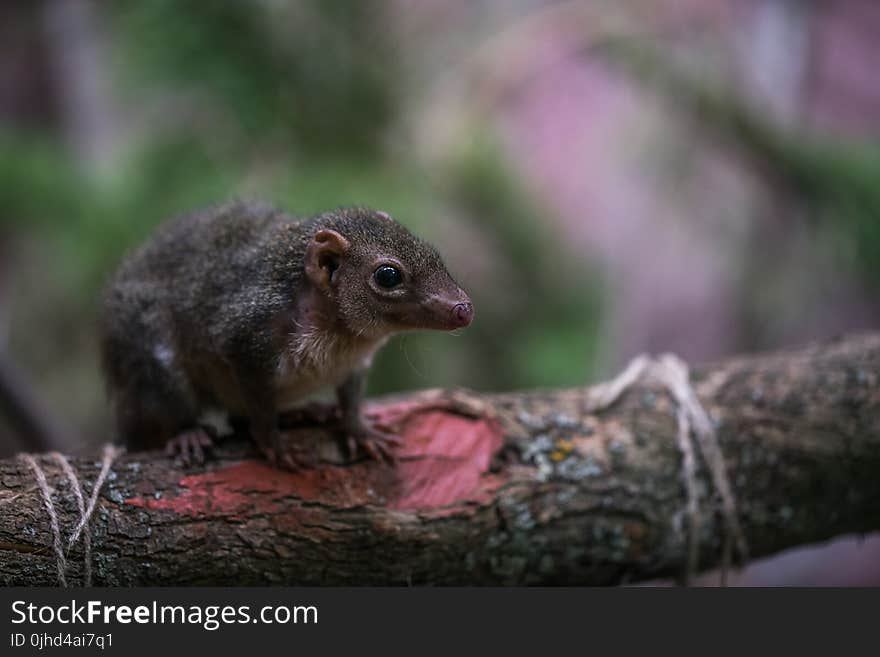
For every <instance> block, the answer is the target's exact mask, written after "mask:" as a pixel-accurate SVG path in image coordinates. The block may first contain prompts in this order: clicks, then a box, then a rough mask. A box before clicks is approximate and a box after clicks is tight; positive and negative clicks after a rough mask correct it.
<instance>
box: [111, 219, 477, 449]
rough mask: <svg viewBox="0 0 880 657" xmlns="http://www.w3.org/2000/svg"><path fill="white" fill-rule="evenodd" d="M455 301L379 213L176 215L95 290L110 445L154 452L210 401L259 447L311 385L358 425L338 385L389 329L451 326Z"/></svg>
mask: <svg viewBox="0 0 880 657" xmlns="http://www.w3.org/2000/svg"><path fill="white" fill-rule="evenodd" d="M382 263H393V264H394V265H395V266H397V267H398V268H399V269H400V270H401V271H404V272H405V273H406V276H405V285H404V286H402V288H401V289H400V290H395V291H394V292H393V293H391V292H388V291H387V290H384V289H380V288H378V287H377V285H376V284H375V281H374V280H373V279H372V274H373V271H374V270H375V268H376V267H377V266H379V265H381V264H382ZM456 304H457V305H459V306H461V305H462V304H466V305H467V307H468V311H467V312H468V313H471V312H472V311H471V310H470V300H469V299H468V298H467V295H466V294H465V293H464V292H463V291H462V290H461V289H460V288H459V287H458V285H456V283H455V282H454V281H453V280H452V278H451V277H450V276H449V274H448V272H447V271H446V268H445V266H444V265H443V262H442V260H441V259H440V257H439V255H438V254H437V252H436V251H435V250H434V249H433V248H432V247H431V246H429V245H428V244H426V243H424V242H422V241H421V240H419V239H418V238H416V237H414V236H413V235H412V234H410V233H409V231H407V230H406V229H405V228H404V227H403V226H401V225H400V224H398V223H397V222H395V221H394V220H392V219H390V218H389V217H388V216H387V215H386V214H385V213H382V212H376V211H373V210H370V209H365V208H348V209H341V210H335V211H332V212H327V213H324V214H321V215H318V216H315V217H312V218H310V219H298V218H296V217H293V216H290V215H287V214H285V213H283V212H281V211H279V210H276V209H274V208H272V207H269V206H267V205H262V204H255V203H244V202H234V203H230V204H227V205H222V206H218V207H214V208H209V209H207V210H204V211H201V212H196V213H193V214H189V215H186V216H183V217H180V218H178V219H176V220H173V221H171V222H169V223H167V224H165V225H163V226H162V227H161V228H160V229H159V230H158V231H157V233H156V235H155V236H154V237H153V238H152V239H151V240H150V241H149V242H148V243H147V244H145V245H144V246H143V247H141V248H140V249H138V250H137V251H135V252H134V253H132V254H131V255H129V256H128V257H127V258H126V259H125V261H124V262H123V263H122V265H121V267H120V268H119V271H118V272H117V274H116V275H115V277H114V278H113V279H112V280H111V281H110V283H109V285H108V287H107V290H106V293H105V297H104V304H103V313H102V323H101V351H102V360H103V366H104V372H105V375H106V379H107V383H108V388H109V390H110V393H111V395H112V397H113V400H114V403H115V405H116V414H117V421H118V431H119V435H120V438H121V439H122V440H123V441H125V442H126V443H128V444H131V445H133V446H136V447H153V446H158V445H160V444H162V443H164V442H165V441H167V440H169V439H171V438H174V437H175V436H176V435H178V434H180V433H181V432H185V431H187V430H189V429H192V428H193V427H195V425H196V424H197V422H198V418H199V417H200V415H201V414H202V413H203V412H204V411H205V410H206V409H209V408H217V407H220V408H224V409H226V410H227V411H229V412H230V413H232V414H235V415H242V416H244V417H246V418H248V419H249V420H250V425H251V432H252V433H253V434H254V437H255V439H256V440H257V442H258V443H259V444H260V445H261V446H262V447H264V448H267V449H272V448H273V447H274V446H275V445H276V444H277V435H276V434H277V414H278V412H279V410H280V409H281V408H282V407H283V406H286V405H289V404H290V403H291V402H293V401H295V400H296V399H299V398H300V397H302V396H303V395H305V394H308V393H309V392H311V391H312V390H314V389H316V388H318V387H320V386H324V385H330V386H336V387H338V388H341V387H342V386H343V385H347V386H348V387H347V390H348V391H349V392H348V393H347V394H345V395H342V394H341V395H340V400H341V401H345V400H347V399H348V400H350V401H349V403H348V405H349V406H352V405H353V406H354V408H348V409H346V408H344V409H343V416H344V417H349V418H357V419H359V413H357V400H358V395H354V397H353V399H351V398H352V395H351V394H350V391H351V390H352V389H357V386H354V385H353V384H352V382H351V381H350V379H351V377H353V376H357V375H358V374H359V372H361V371H363V370H364V369H365V368H366V367H367V366H368V365H369V362H370V359H371V358H372V355H373V353H374V352H375V351H376V350H377V349H378V348H379V347H380V346H381V345H382V344H383V343H384V342H385V341H386V340H387V338H388V337H389V336H390V335H392V334H393V333H395V332H398V331H401V330H407V329H412V328H440V329H448V328H454V326H453V325H452V324H450V322H451V321H452V320H450V319H449V317H450V315H449V313H450V312H451V310H450V309H452V308H454V307H455V306H456ZM469 316H470V315H469V314H468V317H469ZM467 321H468V322H469V321H470V320H469V319H468V320H467ZM359 427H360V425H359V424H357V422H354V423H353V424H352V425H351V427H350V429H351V431H352V432H354V433H358V431H359Z"/></svg>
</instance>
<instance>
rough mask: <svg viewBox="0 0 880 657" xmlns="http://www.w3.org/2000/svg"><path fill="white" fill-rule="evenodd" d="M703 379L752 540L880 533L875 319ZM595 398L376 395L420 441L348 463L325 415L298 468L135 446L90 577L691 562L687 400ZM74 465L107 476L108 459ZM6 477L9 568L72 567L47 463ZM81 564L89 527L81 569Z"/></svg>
mask: <svg viewBox="0 0 880 657" xmlns="http://www.w3.org/2000/svg"><path fill="white" fill-rule="evenodd" d="M692 380H693V383H694V388H695V390H696V392H697V396H698V398H699V399H700V401H701V402H702V404H703V406H704V407H705V408H706V410H707V411H708V412H709V414H710V416H711V418H712V420H713V422H714V424H715V427H716V431H717V436H718V440H719V443H720V446H721V449H722V451H723V453H724V457H725V459H726V465H727V472H728V476H729V479H730V482H731V484H732V489H733V492H734V495H735V498H736V502H737V513H738V518H739V521H740V523H741V525H742V528H743V531H744V533H745V536H746V538H747V540H748V543H749V546H750V549H751V554H752V556H760V555H768V554H771V553H774V552H777V551H779V550H782V549H784V548H787V547H790V546H794V545H799V544H804V543H809V542H816V541H821V540H825V539H828V538H831V537H833V536H835V535H839V534H844V533H850V532H868V531H871V530H875V529H878V528H880V476H878V473H880V334H871V335H863V336H854V337H850V338H848V339H842V340H838V341H835V342H832V343H826V344H823V345H817V346H812V347H809V348H806V349H803V350H798V351H789V352H783V353H778V354H771V355H762V356H755V357H742V358H735V359H731V360H728V361H725V362H721V363H718V364H715V365H710V366H706V367H701V368H699V369H698V370H697V371H695V372H694V373H693V374H692ZM585 394H586V389H576V390H562V391H547V392H534V391H531V392H525V393H516V394H513V393H512V394H492V395H476V394H473V393H461V392H459V393H440V394H439V396H437V395H435V396H434V397H430V399H431V400H432V401H426V399H429V398H428V397H424V396H418V395H416V396H414V397H412V396H411V397H409V398H404V399H401V400H395V401H392V402H387V401H386V402H382V403H378V402H377V403H376V404H375V405H374V406H373V408H372V411H371V412H372V413H373V414H374V415H376V417H378V418H379V419H380V420H381V421H383V422H386V423H389V424H390V423H393V422H394V421H398V422H399V427H400V432H401V434H402V435H403V437H404V438H405V444H404V446H403V447H402V448H401V449H400V452H399V459H398V462H397V464H396V465H394V466H389V465H385V464H380V463H375V462H368V461H364V460H360V461H356V462H353V463H344V462H343V460H342V459H341V458H340V456H339V454H338V453H337V451H336V447H335V444H336V442H335V439H334V437H333V432H332V431H331V430H330V429H328V428H327V427H321V426H311V427H310V426H304V427H300V428H298V429H295V430H293V431H291V432H289V433H288V434H287V435H288V439H289V440H290V441H291V445H295V446H299V449H300V450H302V449H306V450H307V454H308V455H309V456H310V458H312V459H319V460H320V462H319V463H317V464H316V466H315V467H313V468H309V469H303V470H301V471H299V472H286V471H282V470H277V469H274V468H272V467H270V466H269V465H268V464H267V463H265V462H264V461H262V460H261V459H260V458H259V457H258V456H256V455H255V453H254V452H253V450H252V448H251V447H250V445H249V442H248V441H246V440H233V441H231V442H229V443H228V444H225V445H221V446H220V447H219V448H218V449H217V450H216V451H215V457H214V458H213V459H212V460H211V461H209V462H208V464H207V465H206V466H204V467H198V468H195V469H190V470H187V471H183V470H181V469H180V468H179V467H177V466H175V465H174V464H172V463H171V462H170V461H168V460H167V459H166V458H165V457H164V455H162V454H161V453H154V452H150V453H135V454H128V455H125V456H122V457H120V458H119V459H118V460H117V461H116V462H115V463H114V464H113V466H112V472H111V476H110V477H109V479H108V481H107V483H106V484H105V486H104V488H103V491H102V493H101V495H100V497H99V502H98V505H97V509H96V511H95V513H94V515H93V517H92V519H91V523H90V526H89V532H90V536H91V540H92V551H93V555H92V556H93V559H92V563H93V569H94V573H95V576H94V577H95V583H96V584H98V585H124V586H130V585H139V586H140V585H193V584H226V585H245V584H248V585H269V584H290V585H296V584H336V585H339V584H358V585H360V584H413V585H422V584H504V585H508V584H621V583H626V582H632V581H637V580H642V579H646V578H654V577H661V576H677V575H680V574H681V573H682V570H683V568H684V564H685V560H686V544H687V536H686V526H687V522H686V518H685V513H684V510H685V507H686V504H687V500H686V495H685V485H684V482H683V479H682V455H681V452H680V448H679V443H678V442H677V438H676V435H677V434H676V432H677V425H676V406H675V404H674V402H673V399H672V397H670V395H669V394H668V393H667V392H666V391H665V389H663V388H662V387H660V386H659V385H657V384H656V383H652V382H650V381H649V382H639V383H638V384H637V385H635V386H634V387H633V388H632V389H630V390H629V391H628V392H627V393H625V395H624V396H623V398H622V399H621V400H620V401H619V402H618V403H616V404H614V405H613V406H612V407H610V408H608V409H607V410H604V411H602V412H599V413H595V414H592V413H588V412H586V411H585V406H584V399H585ZM407 411H411V412H409V413H407ZM395 418H397V419H396V420H395ZM39 461H40V463H41V464H42V467H43V469H44V471H45V472H46V476H47V479H48V482H49V484H50V486H53V487H54V495H53V500H54V503H55V507H56V509H57V512H58V516H59V519H60V526H61V530H62V533H63V534H64V540H65V541H66V540H67V535H68V534H69V533H70V532H71V531H72V529H73V527H74V526H75V525H76V523H77V520H78V518H79V514H78V512H77V506H76V503H75V500H74V498H73V496H72V495H71V491H70V488H69V486H68V484H67V481H66V479H65V478H64V476H63V474H62V472H61V471H60V468H59V467H58V466H57V465H56V463H55V461H53V460H52V459H49V458H46V457H43V458H41V459H39ZM72 464H73V465H74V467H75V468H76V470H77V472H78V473H79V477H80V481H81V482H82V483H83V487H84V489H85V490H86V491H87V492H88V491H90V490H91V487H92V485H93V482H94V480H95V477H96V475H97V472H98V469H99V466H100V463H99V462H98V461H95V460H94V459H89V458H85V459H83V458H80V459H75V460H73V461H72ZM0 481H2V484H3V487H2V491H0V580H2V581H3V583H4V584H5V585H54V584H56V583H57V580H56V563H55V557H54V553H53V550H52V547H51V546H52V531H51V529H50V524H49V517H48V514H47V512H46V509H45V507H44V503H43V501H42V498H41V496H40V491H39V489H38V488H37V486H36V483H35V479H34V476H33V472H32V471H31V470H30V469H29V468H28V467H27V466H26V465H25V464H24V463H22V462H21V461H19V460H16V459H8V460H5V461H0ZM697 489H698V490H699V491H701V499H700V505H701V509H702V512H701V519H702V522H701V527H700V531H699V532H698V535H697V536H698V541H699V556H700V567H701V568H709V567H713V566H716V565H717V564H718V563H719V560H720V555H721V551H722V550H721V547H722V543H723V540H724V522H723V519H722V518H721V516H720V514H719V509H720V506H719V500H718V499H717V495H716V494H715V493H714V488H713V485H712V482H711V478H710V477H709V474H708V471H707V469H706V467H705V463H703V462H702V461H701V460H699V459H698V470H697ZM82 574H83V547H82V541H80V542H79V543H78V544H77V545H75V546H74V547H73V548H72V549H71V550H70V552H69V554H68V575H67V579H68V581H69V582H71V583H73V584H77V583H79V582H80V581H81V577H82Z"/></svg>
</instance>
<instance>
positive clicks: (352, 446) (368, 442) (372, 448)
mask: <svg viewBox="0 0 880 657" xmlns="http://www.w3.org/2000/svg"><path fill="white" fill-rule="evenodd" d="M344 431H345V436H344V440H345V443H344V446H345V448H346V449H347V450H348V457H349V458H350V459H354V458H357V455H358V452H359V451H363V453H364V454H366V455H367V456H368V457H369V458H371V459H373V460H375V461H384V462H385V463H387V464H389V465H393V464H394V463H395V461H396V459H395V457H394V453H393V452H392V449H393V448H395V447H400V446H401V445H403V439H402V438H401V437H400V436H397V435H395V434H393V433H386V432H384V431H379V430H378V429H374V428H373V427H370V426H368V425H367V424H366V423H364V422H363V421H361V422H358V423H357V424H355V425H352V426H349V427H344Z"/></svg>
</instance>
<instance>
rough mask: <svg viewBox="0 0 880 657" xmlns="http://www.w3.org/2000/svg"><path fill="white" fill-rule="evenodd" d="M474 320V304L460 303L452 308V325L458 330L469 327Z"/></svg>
mask: <svg viewBox="0 0 880 657" xmlns="http://www.w3.org/2000/svg"><path fill="white" fill-rule="evenodd" d="M473 319H474V304H472V303H459V304H456V305H455V306H453V307H452V323H453V324H455V327H456V328H461V327H462V326H467V325H468V324H470V323H471V321H472V320H473Z"/></svg>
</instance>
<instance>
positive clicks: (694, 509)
mask: <svg viewBox="0 0 880 657" xmlns="http://www.w3.org/2000/svg"><path fill="white" fill-rule="evenodd" d="M643 378H653V379H654V380H656V381H657V382H659V383H660V384H661V385H663V386H664V387H665V388H666V389H667V390H668V391H669V393H670V395H672V398H673V400H674V401H675V404H676V422H677V426H678V431H677V434H676V440H677V444H678V448H679V451H680V452H681V455H682V479H683V480H684V486H685V495H686V498H687V502H686V505H685V515H686V516H687V519H688V528H687V541H686V547H687V554H686V558H685V573H684V583H685V584H688V583H689V582H690V581H691V580H692V578H693V576H694V575H695V574H696V572H697V568H698V566H699V528H700V500H699V489H698V488H697V481H696V471H697V466H696V458H695V455H694V445H693V443H694V440H693V438H692V436H694V437H696V443H697V446H698V447H699V450H700V454H701V455H702V457H703V460H704V461H705V463H706V466H707V467H708V469H709V473H710V476H711V478H712V484H713V486H714V487H715V490H716V491H717V492H718V495H719V496H720V498H721V511H722V515H723V517H724V525H725V536H724V545H723V549H722V556H721V582H722V585H724V584H726V582H727V571H728V569H729V568H730V564H731V557H732V552H733V547H734V546H735V547H736V549H737V552H738V553H739V557H740V560H741V562H745V561H746V560H748V544H747V543H746V539H745V535H744V534H743V531H742V527H741V525H740V522H739V517H738V515H737V512H736V500H735V497H734V494H733V489H732V487H731V485H730V479H729V478H728V476H727V467H726V465H725V462H724V453H723V452H722V450H721V446H720V444H719V443H718V436H717V434H716V432H715V426H714V425H713V423H712V419H711V418H710V417H709V414H708V413H707V412H706V409H704V408H703V406H702V404H701V403H700V400H699V399H698V398H697V394H696V391H695V390H694V388H693V385H692V384H691V381H690V372H689V370H688V366H687V364H686V363H685V362H684V361H683V360H681V359H680V358H678V357H677V356H675V355H673V354H664V355H662V356H660V357H659V358H657V359H654V358H651V357H650V356H646V355H642V356H638V357H636V358H635V359H633V360H632V361H631V362H630V363H629V365H627V367H626V368H625V369H624V371H623V372H621V373H620V374H619V375H618V376H617V377H615V378H614V379H612V380H611V381H608V382H606V383H600V384H599V385H597V386H593V387H592V388H590V389H589V390H588V391H587V396H586V399H585V403H584V406H585V410H586V412H588V413H597V412H599V411H602V410H605V409H606V408H608V407H609V406H611V405H613V404H615V403H616V402H617V400H619V399H620V397H621V396H623V394H624V393H625V392H626V391H627V390H629V389H630V388H631V387H633V386H634V385H635V384H636V383H637V382H638V381H640V380H642V379H643Z"/></svg>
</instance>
